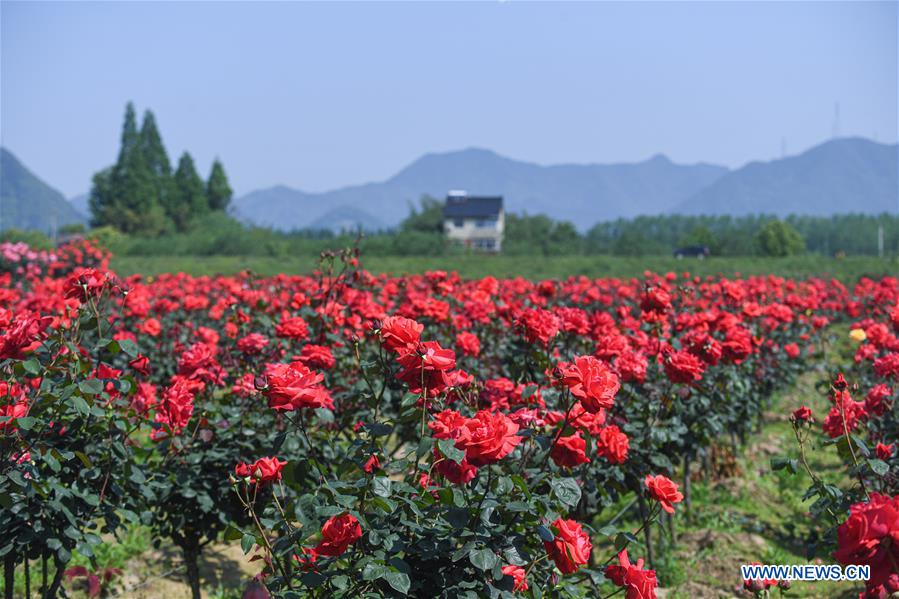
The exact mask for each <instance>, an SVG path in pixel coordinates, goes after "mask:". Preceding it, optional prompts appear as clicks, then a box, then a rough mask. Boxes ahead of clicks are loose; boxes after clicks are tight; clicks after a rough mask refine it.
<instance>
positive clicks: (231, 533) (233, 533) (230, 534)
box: [224, 526, 243, 541]
mask: <svg viewBox="0 0 899 599" xmlns="http://www.w3.org/2000/svg"><path fill="white" fill-rule="evenodd" d="M224 536H225V540H226V541H236V540H237V539H243V533H242V532H240V531H239V530H237V529H236V528H234V527H233V526H229V527H228V528H226V529H225V535H224Z"/></svg>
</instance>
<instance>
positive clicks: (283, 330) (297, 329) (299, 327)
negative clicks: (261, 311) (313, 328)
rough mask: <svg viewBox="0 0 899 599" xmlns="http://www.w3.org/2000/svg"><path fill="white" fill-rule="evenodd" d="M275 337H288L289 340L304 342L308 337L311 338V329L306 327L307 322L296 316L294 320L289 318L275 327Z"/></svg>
mask: <svg viewBox="0 0 899 599" xmlns="http://www.w3.org/2000/svg"><path fill="white" fill-rule="evenodd" d="M275 335H277V336H278V337H286V338H288V339H294V340H296V341H302V340H303V339H305V338H306V337H308V336H309V327H308V326H307V325H306V321H305V320H303V319H302V318H300V317H299V316H296V317H294V318H288V319H286V320H282V321H281V322H280V323H278V325H277V326H276V327H275Z"/></svg>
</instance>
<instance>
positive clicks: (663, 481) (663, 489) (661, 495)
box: [644, 474, 684, 514]
mask: <svg viewBox="0 0 899 599" xmlns="http://www.w3.org/2000/svg"><path fill="white" fill-rule="evenodd" d="M644 482H645V483H646V488H647V489H648V490H649V495H650V496H651V497H652V498H653V499H655V500H656V501H658V502H659V503H660V504H662V509H663V510H665V511H666V512H668V513H669V514H673V513H674V506H673V505H672V504H674V503H680V502H681V501H683V500H684V496H683V495H682V494H681V493H680V492H679V491H678V490H677V485H676V484H674V482H672V481H671V479H669V478H667V477H665V476H662V475H661V474H659V475H657V476H649V475H647V476H646V479H645V481H644Z"/></svg>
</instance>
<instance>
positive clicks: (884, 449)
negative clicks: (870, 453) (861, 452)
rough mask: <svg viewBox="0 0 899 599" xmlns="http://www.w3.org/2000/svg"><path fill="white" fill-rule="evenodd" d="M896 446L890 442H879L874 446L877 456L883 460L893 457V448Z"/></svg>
mask: <svg viewBox="0 0 899 599" xmlns="http://www.w3.org/2000/svg"><path fill="white" fill-rule="evenodd" d="M894 447H895V443H890V444H889V445H884V444H883V443H878V444H877V447H876V448H874V451H875V452H877V457H878V458H879V459H881V460H888V459H890V458H891V457H893V449H894Z"/></svg>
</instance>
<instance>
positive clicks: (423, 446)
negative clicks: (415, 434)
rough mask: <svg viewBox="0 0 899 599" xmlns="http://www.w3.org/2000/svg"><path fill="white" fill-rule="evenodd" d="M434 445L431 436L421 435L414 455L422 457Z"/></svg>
mask: <svg viewBox="0 0 899 599" xmlns="http://www.w3.org/2000/svg"><path fill="white" fill-rule="evenodd" d="M433 446H434V439H433V438H431V437H422V438H421V441H419V442H418V448H417V449H416V450H415V455H417V456H418V457H419V458H421V457H423V456H424V455H425V454H426V453H428V452H430V451H431V448H432V447H433Z"/></svg>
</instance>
